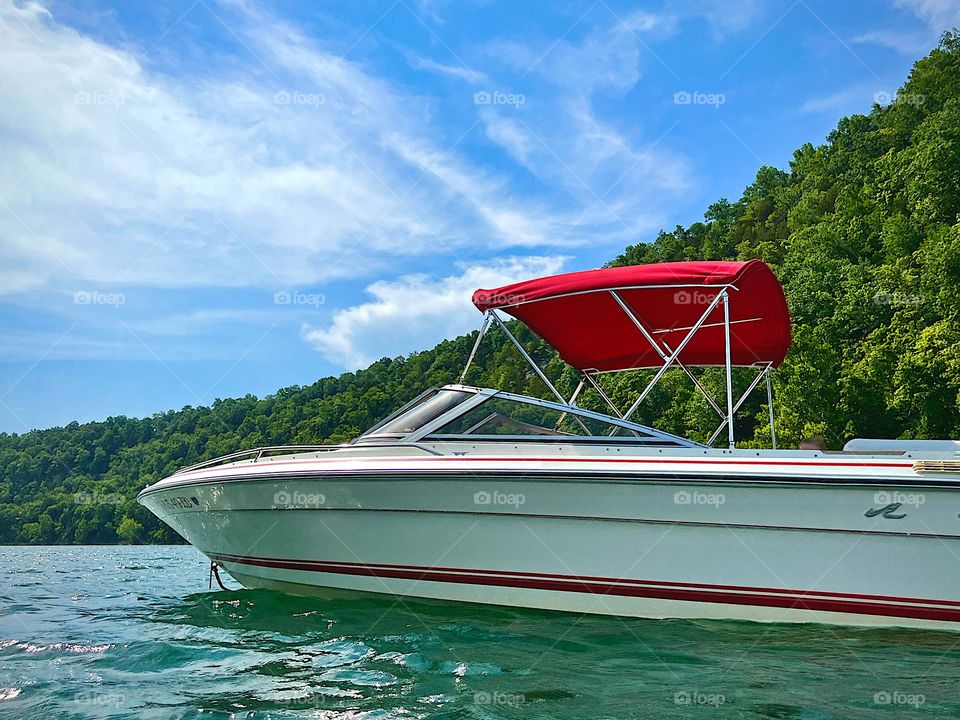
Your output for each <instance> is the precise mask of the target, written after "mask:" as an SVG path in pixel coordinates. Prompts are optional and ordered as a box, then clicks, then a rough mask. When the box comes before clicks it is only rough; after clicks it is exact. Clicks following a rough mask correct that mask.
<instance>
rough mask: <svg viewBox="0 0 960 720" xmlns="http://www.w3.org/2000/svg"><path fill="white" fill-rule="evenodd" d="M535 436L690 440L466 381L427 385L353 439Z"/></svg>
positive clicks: (660, 441)
mask: <svg viewBox="0 0 960 720" xmlns="http://www.w3.org/2000/svg"><path fill="white" fill-rule="evenodd" d="M532 436H535V437H538V438H540V439H542V440H549V439H550V438H553V439H569V440H574V439H579V440H580V441H590V439H594V440H597V439H601V438H602V439H603V440H604V441H605V442H638V443H649V444H655V445H667V446H682V447H689V446H694V445H696V443H693V442H691V441H689V440H686V439H684V438H680V437H677V436H675V435H670V434H669V433H663V432H660V431H657V430H654V429H652V428H648V427H645V426H643V425H637V424H635V423H630V422H626V421H623V420H617V419H615V418H612V417H609V416H607V415H602V414H600V413H595V412H591V411H589V410H584V409H581V408H578V407H574V406H570V405H560V404H558V403H553V402H549V401H544V400H538V399H536V398H529V397H526V396H523V395H514V394H512V393H504V392H498V391H495V390H483V389H480V388H469V387H466V386H447V387H444V388H441V389H436V388H434V389H431V390H428V391H427V392H425V393H424V394H423V395H421V396H420V397H418V398H416V399H414V400H413V401H411V402H410V403H409V404H407V405H406V406H405V407H403V408H401V409H400V410H398V411H397V412H396V413H394V414H393V415H392V416H389V417H387V418H386V420H384V421H382V422H381V423H380V424H379V425H376V426H374V427H373V428H371V429H370V430H368V431H367V432H366V433H364V434H363V435H362V436H361V437H360V438H358V439H357V442H365V441H383V440H387V441H394V440H401V439H403V440H408V441H413V442H416V441H419V440H422V439H435V440H440V439H444V438H447V439H456V438H466V437H469V438H481V437H482V438H487V439H501V440H506V439H509V438H518V439H519V438H522V437H532Z"/></svg>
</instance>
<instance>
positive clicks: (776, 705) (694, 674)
mask: <svg viewBox="0 0 960 720" xmlns="http://www.w3.org/2000/svg"><path fill="white" fill-rule="evenodd" d="M0 559H2V563H0V568H2V569H0V718H45V719H46V718H204V719H205V720H207V719H210V720H212V719H214V718H322V719H325V720H332V719H334V718H351V719H353V718H371V719H373V718H477V719H486V718H588V719H590V720H593V719H595V718H597V719H598V718H681V717H682V718H704V719H705V720H706V719H708V718H797V719H809V720H820V719H824V718H875V717H890V718H912V717H917V718H933V717H952V718H956V717H960V634H950V633H936V632H917V631H907V630H863V629H852V628H835V627H826V626H813V625H810V626H789V625H759V624H752V623H732V622H683V621H651V620H633V619H619V618H606V617H590V616H585V617H578V616H575V615H565V614H554V613H547V612H537V611H520V610H510V609H496V608H486V607H479V606H470V605H452V604H440V603H437V604H431V603H424V602H417V601H413V600H409V599H407V600H403V601H397V600H394V599H390V598H385V599H382V600H381V599H376V600H369V599H365V600H350V601H348V600H337V601H323V600H317V599H307V598H295V597H287V596H284V595H280V594H276V593H272V592H266V591H259V590H258V591H248V590H239V591H236V592H208V591H207V589H206V588H207V563H206V562H205V560H204V558H203V557H202V556H201V555H200V554H199V553H197V552H196V551H195V550H193V549H192V548H189V547H62V548H54V547H45V548H21V547H8V548H0ZM225 582H227V583H228V584H230V585H234V586H235V585H236V583H232V582H231V580H230V579H229V578H225Z"/></svg>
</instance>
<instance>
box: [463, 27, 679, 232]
mask: <svg viewBox="0 0 960 720" xmlns="http://www.w3.org/2000/svg"><path fill="white" fill-rule="evenodd" d="M594 20H596V18H594ZM602 20H603V22H602V23H601V24H598V25H596V26H594V27H592V28H591V29H590V30H589V31H588V32H587V33H586V34H585V35H584V37H583V38H582V39H581V40H579V41H578V42H574V41H571V40H566V39H563V40H560V41H558V42H546V41H544V43H545V45H544V46H543V47H540V46H539V45H535V44H530V43H526V42H523V43H521V42H504V41H499V42H497V43H495V44H493V45H492V46H490V47H489V48H488V50H487V52H488V54H489V55H490V56H491V57H493V58H496V59H497V60H498V61H499V62H501V63H505V64H507V65H508V66H509V67H511V69H512V70H514V71H519V72H521V73H526V72H529V73H530V74H534V75H537V76H538V77H539V78H541V79H542V80H544V81H546V82H548V83H550V84H551V85H553V86H555V87H556V88H557V91H556V92H554V93H552V94H549V95H547V96H545V97H539V96H538V97H535V98H529V99H528V100H527V104H528V105H530V104H536V105H537V110H538V112H536V113H532V112H529V113H528V112H525V108H526V106H525V107H524V108H520V109H514V108H511V107H509V106H506V107H503V106H486V107H484V108H483V110H482V111H481V118H482V120H483V122H484V125H485V129H486V133H487V137H488V138H489V139H490V140H491V141H492V142H494V143H496V144H497V145H498V146H500V147H501V148H502V149H503V150H504V151H505V152H506V153H507V154H508V155H509V156H510V157H511V158H512V159H513V160H514V161H515V162H516V163H517V164H519V165H521V166H523V167H525V168H526V169H527V170H528V171H529V172H530V173H531V174H532V175H533V176H534V177H536V178H537V179H538V180H540V181H541V182H542V183H543V184H544V185H547V186H550V187H561V188H563V189H565V190H566V191H567V193H569V194H570V195H571V196H572V197H573V198H575V206H576V207H580V208H581V210H580V211H579V212H578V215H577V217H578V221H577V223H575V224H574V226H571V227H568V229H567V230H566V231H565V232H568V233H573V232H576V233H578V239H579V236H580V235H582V236H590V235H594V234H602V235H603V236H604V237H605V238H606V239H607V240H608V242H620V241H624V240H626V241H630V240H631V239H635V238H636V236H637V235H638V234H640V233H644V232H649V231H650V230H652V229H654V228H656V227H657V226H659V225H660V224H662V222H663V220H664V218H663V217H662V216H661V215H660V214H658V212H657V211H656V210H653V209H652V208H661V207H663V205H664V202H663V201H664V198H665V197H666V196H665V194H664V193H679V192H681V191H685V190H688V189H689V188H690V187H691V185H692V184H693V170H692V168H691V167H690V163H689V162H688V161H687V159H686V158H684V157H683V156H681V155H680V154H678V153H674V152H671V151H670V150H668V149H667V148H666V147H665V146H663V145H661V144H660V143H659V142H658V141H657V140H656V139H650V138H644V137H643V134H642V128H640V127H638V126H637V124H636V122H633V120H634V119H633V118H631V123H630V126H629V127H627V128H621V127H618V126H617V125H616V124H615V123H614V122H612V121H610V120H606V119H604V118H603V117H601V114H600V112H599V111H598V110H597V107H596V105H597V103H596V98H597V97H598V96H604V99H605V100H609V99H610V98H611V97H613V98H619V97H622V96H624V95H626V94H628V93H629V92H630V91H631V90H632V89H633V88H634V87H635V86H636V85H637V83H638V81H639V80H640V78H641V62H642V58H643V57H644V54H645V53H646V54H647V55H648V57H649V47H645V45H646V43H645V42H644V40H643V39H642V37H641V36H642V35H644V34H646V35H647V39H648V40H650V39H651V36H652V35H653V34H657V35H659V36H665V35H669V34H671V33H672V32H673V31H674V28H675V18H674V17H673V16H670V15H654V14H650V13H647V12H644V11H636V12H634V13H631V14H629V15H625V16H616V15H613V14H611V13H610V12H606V13H604V14H603V15H602ZM575 241H578V240H575Z"/></svg>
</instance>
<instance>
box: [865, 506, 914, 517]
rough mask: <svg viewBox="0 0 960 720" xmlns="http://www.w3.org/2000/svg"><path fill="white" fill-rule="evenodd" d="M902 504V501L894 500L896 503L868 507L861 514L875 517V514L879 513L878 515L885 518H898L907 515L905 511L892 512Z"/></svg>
mask: <svg viewBox="0 0 960 720" xmlns="http://www.w3.org/2000/svg"><path fill="white" fill-rule="evenodd" d="M902 504H903V503H898V502H896V503H890V504H889V505H886V506H884V507H882V508H870V509H869V510H867V511H866V512H865V513H864V514H863V515H864V517H868V518H872V517H877V515H879V516H880V517H883V518H886V519H887V520H899V519H901V518H905V517H906V516H907V514H906V513H900V514H894V513H896V512H897V510H899V509H900V506H901V505H902Z"/></svg>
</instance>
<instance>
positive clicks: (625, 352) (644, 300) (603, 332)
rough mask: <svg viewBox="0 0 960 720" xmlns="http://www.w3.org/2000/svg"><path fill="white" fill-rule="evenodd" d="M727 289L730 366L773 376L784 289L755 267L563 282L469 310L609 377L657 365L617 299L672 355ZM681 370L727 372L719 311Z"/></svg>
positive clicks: (489, 294) (633, 270)
mask: <svg viewBox="0 0 960 720" xmlns="http://www.w3.org/2000/svg"><path fill="white" fill-rule="evenodd" d="M723 288H727V289H728V294H729V299H730V302H729V304H730V346H731V347H730V355H731V362H732V364H733V365H753V364H755V363H763V364H766V363H772V364H773V366H774V367H776V366H778V365H779V364H780V363H781V362H783V358H784V357H785V356H786V354H787V350H788V349H789V348H790V339H791V338H790V313H789V311H788V310H787V301H786V299H785V298H784V296H783V288H782V287H781V286H780V282H779V281H778V280H777V278H776V276H775V275H774V274H773V272H772V271H771V270H770V268H769V267H767V265H766V264H765V263H764V262H762V261H761V260H750V261H749V262H720V261H716V262H714V261H709V262H707V261H704V262H670V263H655V264H651V265H630V266H627V267H618V268H605V269H602V270H586V271H584V272H575V273H566V274H564V275H553V276H551V277H543V278H536V279H534V280H526V281H524V282H519V283H514V284H513V285H505V286H503V287H501V288H496V289H493V290H477V291H476V292H475V293H474V294H473V304H474V305H476V306H477V308H478V309H479V310H480V311H481V312H485V311H487V310H491V309H497V310H502V311H504V312H506V313H509V314H510V315H512V316H513V317H515V318H517V319H518V320H521V321H522V322H523V323H525V324H526V325H527V326H528V327H529V328H530V329H531V330H533V331H534V332H535V333H537V335H539V336H540V337H542V338H543V339H544V340H546V341H547V342H548V343H550V344H551V345H552V346H553V347H554V348H556V350H557V351H558V352H559V353H560V357H561V358H563V360H564V362H566V363H567V364H569V365H571V366H573V367H575V368H577V369H578V370H585V371H588V372H595V371H596V372H608V371H614V370H631V369H636V368H653V367H660V366H661V365H663V360H662V359H661V357H660V354H659V353H658V352H657V351H656V350H655V349H654V348H653V346H652V345H651V344H650V342H649V341H648V340H647V339H646V338H645V337H644V335H643V333H642V332H641V331H640V330H639V329H638V328H637V326H636V325H635V324H634V322H633V321H632V320H631V319H630V317H629V316H628V315H627V313H626V312H625V311H624V309H623V308H622V307H621V306H620V305H619V303H618V302H617V300H616V297H615V296H614V293H615V294H616V296H618V297H619V298H620V299H621V300H622V301H623V302H624V304H626V305H627V307H629V309H630V311H631V312H632V313H633V315H634V316H635V317H636V319H637V320H638V321H639V322H640V323H642V324H643V325H644V327H645V328H646V330H647V331H648V332H649V333H650V335H651V336H652V337H653V338H654V339H655V340H657V341H658V342H659V343H661V349H662V350H663V351H664V352H665V353H666V354H667V355H669V354H670V352H671V350H672V349H676V348H677V347H678V346H679V345H680V343H681V342H682V341H683V339H684V337H686V335H687V333H688V332H689V331H690V329H691V328H692V327H693V326H694V325H695V324H696V322H697V321H698V320H699V319H700V317H701V316H702V315H703V313H704V312H705V311H706V309H707V308H708V307H709V305H710V303H711V302H713V300H714V299H715V298H716V296H717V293H718V292H719V291H720V290H722V289H723ZM679 360H680V362H682V363H683V364H685V365H689V366H710V365H724V364H725V363H726V350H725V343H724V323H723V303H722V301H721V302H719V303H717V305H716V307H714V308H713V310H712V311H711V312H710V314H709V316H708V317H707V318H706V320H705V321H704V323H703V325H701V326H700V328H699V330H698V331H697V332H696V333H695V334H694V336H693V338H691V339H690V341H689V342H688V343H687V345H686V346H685V347H684V349H683V351H682V352H681V353H680V357H679Z"/></svg>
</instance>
